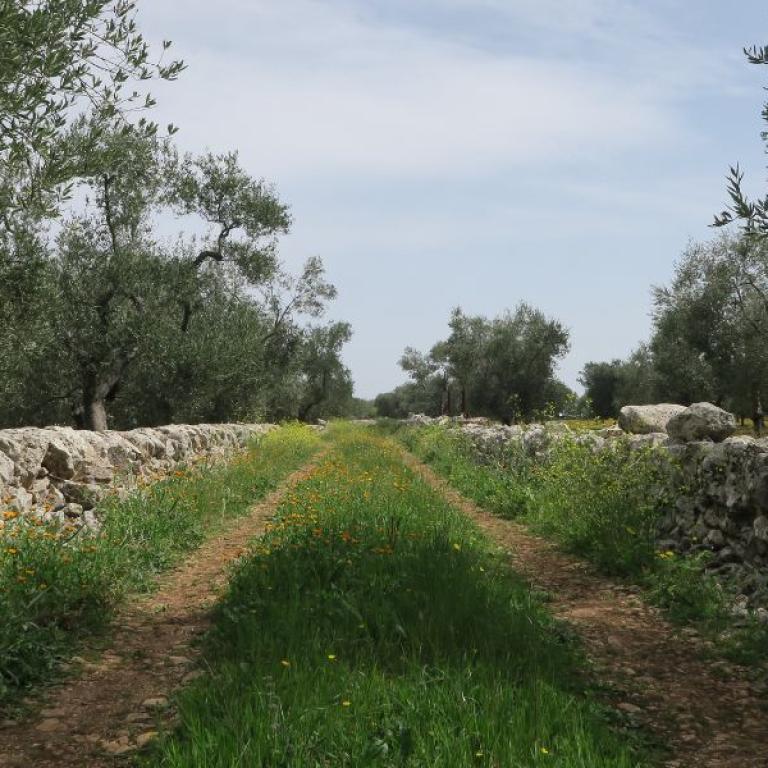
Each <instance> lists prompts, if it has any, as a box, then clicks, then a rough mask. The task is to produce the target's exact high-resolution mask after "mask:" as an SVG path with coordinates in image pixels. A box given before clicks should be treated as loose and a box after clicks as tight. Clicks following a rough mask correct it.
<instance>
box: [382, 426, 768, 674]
mask: <svg viewBox="0 0 768 768" xmlns="http://www.w3.org/2000/svg"><path fill="white" fill-rule="evenodd" d="M395 429H396V434H397V437H398V438H399V439H400V440H401V441H402V442H403V443H404V444H405V445H406V446H407V447H408V448H409V449H410V450H411V451H413V452H414V453H415V454H416V455H417V456H419V457H420V458H421V459H423V460H424V461H426V462H428V463H429V464H431V465H432V466H433V467H434V468H435V469H436V470H437V471H438V472H439V473H440V474H442V475H443V476H444V477H446V478H447V479H448V480H449V482H450V483H451V484H452V485H454V486H455V487H456V488H457V489H458V490H460V491H461V492H462V493H464V494H465V495H466V496H468V497H469V498H471V499H473V500H474V501H476V502H477V503H478V504H480V505H481V506H483V507H485V508H486V509H488V510H490V511H492V512H494V513H495V514H498V515H500V516H502V517H509V518H517V519H520V520H522V521H524V522H526V523H528V524H530V525H531V527H532V528H533V530H535V531H537V532H539V533H541V534H543V535H545V536H549V537H552V538H554V539H556V540H557V541H558V542H559V543H560V544H561V545H562V546H563V547H564V548H565V549H567V550H569V551H571V552H574V553H575V554H577V555H580V556H581V557H584V558H586V559H587V560H589V561H590V562H592V563H594V565H595V566H596V567H597V568H598V569H600V571H601V572H603V573H605V574H607V575H611V576H615V577H621V578H626V579H629V580H632V581H633V582H635V583H638V584H640V585H642V586H643V587H644V588H645V594H646V597H647V598H648V599H649V600H650V601H652V602H654V603H655V604H657V605H659V606H661V607H663V608H664V609H665V610H666V611H667V612H668V615H669V616H670V617H671V618H672V619H673V620H675V621H678V622H693V623H694V624H696V626H697V627H698V628H699V629H700V630H701V631H703V632H704V633H705V634H706V635H708V636H710V637H711V638H713V639H714V640H716V641H717V645H718V648H719V651H720V652H721V653H723V654H725V655H726V656H727V657H729V658H732V659H734V660H737V661H742V662H753V661H760V660H765V659H766V658H768V652H767V651H766V649H768V628H766V627H765V625H760V624H758V623H757V622H755V621H744V622H742V623H740V624H739V623H737V622H735V621H734V617H733V615H732V614H731V612H730V609H729V607H730V605H731V603H732V599H733V597H734V594H733V593H731V592H730V591H729V589H728V586H727V584H726V585H725V586H723V585H722V584H721V583H720V582H716V581H715V580H714V578H712V577H711V576H709V575H707V574H706V573H705V570H704V566H705V563H706V554H702V555H699V556H697V557H681V556H679V555H676V554H674V553H673V552H659V551H658V549H657V546H656V531H657V523H658V521H659V518H660V516H661V514H662V511H663V509H664V508H665V506H666V505H667V504H669V503H671V501H672V497H673V496H674V488H675V467H674V464H673V463H672V462H671V461H670V460H669V459H665V458H663V457H662V456H660V455H659V452H658V451H652V450H630V449H629V448H628V447H627V446H624V447H619V448H617V449H616V450H615V451H601V452H597V453H596V452H594V451H592V450H591V448H589V447H588V446H587V445H579V444H576V443H574V442H572V441H562V443H560V444H558V445H556V446H555V447H553V448H552V449H551V453H550V454H549V457H548V459H547V461H546V462H541V461H538V460H537V461H534V460H532V459H531V458H530V457H529V456H528V455H526V454H525V453H524V451H523V450H522V449H520V448H515V447H506V448H504V449H503V450H499V451H494V452H492V454H487V455H481V454H480V453H478V450H477V449H476V448H475V447H474V446H473V445H472V444H471V443H470V441H469V440H468V439H467V438H466V437H464V436H462V435H461V434H460V433H459V432H458V431H456V430H448V429H445V428H443V427H439V426H434V427H421V428H412V427H399V428H395ZM389 431H392V430H391V428H390V429H389Z"/></svg>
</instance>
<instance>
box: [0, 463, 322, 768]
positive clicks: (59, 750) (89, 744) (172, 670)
mask: <svg viewBox="0 0 768 768" xmlns="http://www.w3.org/2000/svg"><path fill="white" fill-rule="evenodd" d="M318 460H319V459H318V458H315V460H313V461H311V462H310V463H309V464H308V465H307V466H305V467H304V468H303V469H300V470H298V471H296V472H294V473H293V474H291V475H290V476H289V477H288V478H287V479H286V480H285V481H284V482H283V484H282V485H281V486H280V487H279V488H278V489H276V490H275V491H274V492H272V493H271V494H269V495H268V496H267V497H266V498H265V499H264V500H262V501H261V502H260V503H258V504H257V505H256V506H255V507H254V508H253V510H252V511H251V512H250V513H249V515H248V516H247V517H245V518H241V519H239V520H236V521H234V522H233V523H232V524H230V526H229V527H228V528H227V529H226V530H225V531H223V532H221V533H219V534H218V535H216V536H214V537H212V538H211V539H209V540H207V541H206V542H205V543H203V544H202V546H201V547H200V548H198V549H197V550H196V551H195V552H194V553H193V554H192V555H191V556H190V557H189V559H188V560H186V561H185V562H184V563H183V564H182V565H181V566H180V567H179V568H177V569H175V570H173V571H171V572H169V573H168V574H166V575H165V576H163V577H162V578H161V579H160V580H159V584H158V588H157V590H156V591H155V592H154V593H152V594H151V595H149V596H147V597H144V598H141V599H140V600H137V601H135V602H133V603H132V604H130V605H128V606H127V607H126V608H125V609H124V610H123V611H121V612H120V614H119V615H118V616H117V618H116V620H115V622H114V626H113V629H112V631H111V633H110V640H109V647H108V649H107V650H104V651H102V652H101V653H99V654H97V655H96V660H95V661H92V662H86V661H83V664H82V667H83V668H82V671H81V674H79V675H78V676H76V677H72V679H69V680H67V681H65V682H64V683H62V684H60V685H58V686H56V687H55V688H50V689H48V690H47V691H45V693H44V694H43V696H44V701H42V702H40V704H42V709H40V710H39V711H38V712H37V714H36V715H35V716H33V717H29V718H26V719H25V720H24V721H23V722H18V723H14V722H6V723H4V724H3V725H2V727H0V766H25V768H31V767H32V766H35V767H38V766H39V767H40V768H46V767H48V766H56V767H57V768H69V767H70V766H88V768H101V767H102V766H113V765H115V764H116V762H117V761H119V760H120V757H121V756H128V755H130V754H131V753H134V752H135V751H136V750H137V749H139V748H140V747H142V746H143V745H145V744H146V743H148V742H149V741H151V740H152V739H153V738H154V737H155V736H156V735H157V733H158V729H159V728H162V727H167V726H168V725H171V724H172V723H173V721H174V713H173V710H172V705H171V702H170V699H169V697H170V695H171V694H172V693H173V691H174V690H176V689H177V688H179V687H180V686H182V685H183V684H184V683H185V682H188V681H190V680H191V679H193V678H194V677H195V676H197V675H200V674H202V672H200V671H199V670H193V669H192V667H193V665H194V662H195V657H196V656H197V652H196V650H195V648H194V640H195V638H196V637H198V636H199V635H200V634H201V633H202V632H204V631H205V630H206V629H207V628H208V626H209V624H210V609H211V607H212V605H213V604H214V603H215V601H216V600H217V598H218V597H219V595H220V593H221V589H222V587H223V586H225V584H226V581H227V576H228V572H229V566H230V565H231V563H232V562H233V561H234V560H235V559H236V558H237V557H238V556H240V555H241V554H242V553H243V552H244V551H245V548H246V547H247V545H248V543H249V541H250V540H252V539H253V538H255V537H257V536H260V535H261V534H262V533H263V532H264V526H265V524H266V523H267V522H268V520H269V519H270V517H271V516H272V515H273V514H274V512H275V509H276V507H277V505H278V504H279V502H280V500H281V499H282V497H283V496H284V494H285V493H286V491H288V490H289V489H291V488H292V487H294V486H295V485H296V484H297V483H299V482H300V481H301V480H303V479H305V478H306V477H307V476H308V475H309V474H310V473H311V472H312V470H313V468H314V467H315V466H316V464H317V461H318Z"/></svg>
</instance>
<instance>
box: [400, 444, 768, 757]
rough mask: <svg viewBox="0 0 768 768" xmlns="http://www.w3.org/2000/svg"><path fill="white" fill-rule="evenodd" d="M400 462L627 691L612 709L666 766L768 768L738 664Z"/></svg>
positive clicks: (767, 733) (764, 733)
mask: <svg viewBox="0 0 768 768" xmlns="http://www.w3.org/2000/svg"><path fill="white" fill-rule="evenodd" d="M404 458H405V461H406V463H407V464H408V466H410V467H411V469H413V470H415V471H416V472H417V473H418V474H419V475H421V477H423V478H424V479H425V480H426V481H427V482H428V483H429V484H430V485H432V486H433V487H435V488H437V489H438V490H440V491H441V492H442V494H443V495H444V496H445V497H446V499H447V500H448V501H449V502H450V503H451V504H452V505H453V506H455V507H456V508H457V509H460V510H462V511H463V512H465V513H466V514H467V515H468V516H469V517H471V518H472V519H473V520H474V521H475V522H476V523H477V524H478V525H479V526H480V527H481V528H482V529H483V530H484V531H485V532H486V533H487V534H488V535H489V536H491V538H492V539H494V540H495V541H496V542H497V543H498V544H499V545H500V546H501V547H502V548H503V549H504V550H506V551H507V553H508V554H509V556H510V558H511V562H512V565H513V567H514V568H515V570H516V571H517V572H518V573H521V574H522V575H523V576H525V577H526V578H527V579H528V580H529V581H530V582H531V583H532V584H533V585H535V586H536V587H538V588H541V589H543V590H546V591H547V592H548V593H549V594H550V595H551V597H552V602H551V603H549V604H548V607H549V608H550V610H551V611H552V612H553V613H554V614H555V615H556V616H557V617H559V618H562V619H565V620H567V621H568V622H569V623H570V625H571V626H572V627H573V628H574V629H575V631H576V632H577V633H578V634H579V636H580V637H581V638H582V640H583V642H584V644H585V648H586V651H587V654H588V655H589V657H590V660H591V661H592V662H593V664H594V665H595V669H596V673H597V675H598V677H599V678H600V679H601V680H602V681H604V682H607V683H609V684H610V685H614V686H616V688H617V689H619V690H623V691H628V692H629V693H627V694H625V695H624V696H623V697H622V700H621V701H620V702H619V703H618V705H617V706H618V708H619V709H620V710H621V711H623V712H624V713H625V714H627V715H628V716H629V717H632V718H636V719H637V720H638V722H640V723H642V724H644V725H646V726H648V727H650V729H651V730H652V731H653V732H654V733H656V734H657V735H658V736H659V738H660V740H661V741H663V742H664V743H665V744H667V745H668V746H669V747H670V748H671V755H670V757H669V759H668V760H667V761H666V762H665V765H666V766H667V767H668V768H693V766H696V768H768V704H766V702H765V700H761V699H760V697H759V696H758V695H757V692H756V691H755V690H753V686H752V684H750V682H749V681H747V680H746V679H745V678H744V676H743V675H742V674H740V670H739V669H738V668H737V667H734V666H733V665H730V664H726V663H720V662H714V663H713V662H712V661H705V660H704V658H703V652H704V651H705V647H704V644H703V642H702V641H701V640H699V639H697V638H696V637H695V636H693V635H691V634H687V633H685V632H680V631H679V630H676V629H675V628H673V627H672V626H671V625H670V624H669V623H667V622H666V621H665V620H664V619H663V618H662V617H661V616H660V614H659V612H658V611H657V610H655V609H654V608H653V607H651V606H648V605H647V604H645V603H644V602H643V601H642V600H641V599H640V598H639V597H638V596H637V595H635V594H633V592H632V590H631V589H628V588H627V587H624V586H621V585H618V584H614V583H611V582H610V581H608V580H606V579H604V578H601V577H600V576H598V575H596V574H595V573H594V572H593V571H591V569H590V568H589V566H588V565H587V564H586V563H585V562H584V561H581V560H578V559H576V558H574V557H570V556H568V555H566V554H563V553H562V552H559V551H558V550H557V549H556V548H555V546H554V545H553V544H551V543H550V542H547V541H545V540H543V539H541V538H538V537H536V536H533V535H531V534H530V533H529V532H527V530H526V529H525V528H524V527H523V526H521V525H519V524H516V523H514V522H511V521H509V520H504V519H502V518H499V517H495V516H493V515H490V514H488V513H487V512H484V511H483V510H481V509H480V508H479V507H478V506H477V505H476V504H474V503H472V502H471V501H469V500H467V499H466V498H465V497H463V496H462V495H461V494H459V493H458V492H457V491H455V490H454V489H453V488H451V487H450V486H449V485H448V484H447V482H446V481H445V480H443V479H442V478H440V477H438V476H437V475H436V474H435V473H434V472H433V471H432V470H431V469H429V468H428V467H426V466H425V465H424V464H423V463H421V462H420V461H419V460H418V459H416V458H415V457H414V456H412V455H410V454H405V455H404Z"/></svg>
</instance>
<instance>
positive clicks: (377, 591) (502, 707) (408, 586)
mask: <svg viewBox="0 0 768 768" xmlns="http://www.w3.org/2000/svg"><path fill="white" fill-rule="evenodd" d="M331 438H332V441H333V446H334V452H333V453H332V454H330V455H329V456H328V458H327V459H326V460H325V461H324V462H323V463H322V464H321V465H320V466H319V467H318V469H317V470H316V471H315V472H314V474H313V475H312V476H311V477H310V478H309V479H308V480H306V481H305V482H303V483H302V484H301V485H300V486H299V487H297V489H296V490H295V492H293V493H292V494H291V495H290V496H289V497H287V498H286V499H285V500H284V502H283V504H282V506H281V507H280V509H279V511H278V515H277V518H276V521H275V524H274V527H273V528H272V529H271V530H270V531H269V532H268V533H267V535H266V536H265V537H263V538H262V539H260V540H259V541H258V542H256V543H255V545H254V547H253V549H252V551H251V552H250V554H249V555H248V556H247V557H245V558H244V559H243V560H242V561H241V563H240V564H239V566H238V567H237V569H236V570H235V573H234V575H233V578H232V581H231V585H230V588H229V592H228V594H227V596H226V598H225V599H224V601H223V603H222V604H221V605H220V607H219V608H218V610H217V613H216V617H215V628H214V630H213V632H212V633H211V634H210V636H209V637H208V639H207V641H206V645H205V659H206V665H207V667H208V670H209V672H210V674H209V675H208V676H206V677H204V678H201V679H199V680H198V681H196V682H195V683H193V684H192V685H191V686H190V687H189V688H188V689H186V690H185V691H184V692H183V693H182V694H181V696H180V700H179V712H180V717H181V726H180V728H179V729H178V731H177V732H176V733H174V734H172V735H171V736H170V737H168V738H167V739H166V740H165V741H163V742H160V743H159V744H158V745H157V746H156V747H155V748H154V749H153V751H152V752H151V753H150V754H149V755H148V756H147V757H146V758H145V759H144V761H143V764H145V765H148V766H166V767H169V768H170V767H171V766H174V767H178V768H180V767H181V766H190V767H191V766H202V765H204V766H206V767H207V768H216V767H218V766H221V767H222V768H223V767H224V766H227V767H231V766H270V768H278V767H281V766H285V768H288V767H290V768H309V767H312V768H314V767H318V768H319V767H320V766H334V768H336V767H343V766H349V767H350V768H352V767H354V768H362V767H363V766H414V767H416V766H436V767H439V768H452V767H455V768H466V767H467V766H475V765H477V766H510V767H512V766H521V767H522V766H526V767H527V766H558V767H559V768H601V767H602V768H608V767H609V766H610V767H611V768H629V767H630V766H640V765H645V763H644V762H643V761H642V760H641V759H640V758H639V757H638V756H637V755H636V754H634V752H633V749H632V748H631V746H630V745H629V744H628V741H627V739H626V738H625V737H624V736H619V735H617V734H616V733H614V731H613V730H612V729H611V728H610V727H609V726H608V725H607V724H606V722H605V715H604V713H603V711H602V710H601V709H600V708H599V707H598V706H597V705H596V704H595V703H594V702H593V701H592V699H591V698H590V697H589V696H588V695H587V694H586V693H585V691H584V683H583V681H582V680H581V670H582V669H583V660H582V659H581V657H580V656H579V654H578V651H577V649H575V648H574V646H573V644H572V641H571V640H569V639H567V636H566V633H565V632H564V631H563V630H562V629H561V628H560V627H559V626H558V625H556V624H554V623H553V621H552V620H551V619H550V618H549V617H548V615H547V614H546V612H545V610H544V609H543V608H542V606H541V605H540V604H539V603H537V601H536V599H535V598H534V597H533V596H532V594H531V592H530V590H529V588H528V587H527V585H526V584H525V583H523V582H522V581H521V580H519V579H518V578H517V577H515V576H514V575H513V574H512V573H511V572H510V571H509V569H508V567H507V566H506V565H505V563H504V561H503V558H501V557H500V556H498V555H497V554H496V553H494V552H493V551H492V549H491V548H490V545H489V544H488V542H487V541H486V540H485V539H484V538H483V537H482V535H481V534H480V533H479V531H478V530H477V529H476V528H475V527H474V525H473V524H472V523H471V522H470V521H469V520H468V519H467V518H466V517H465V516H463V515H461V514H460V513H458V512H456V511H455V510H453V509H451V508H450V507H448V506H447V504H446V502H445V501H444V500H443V499H442V497H441V496H439V495H438V494H437V492H435V491H434V490H432V489H431V488H429V487H428V486H427V485H426V484H425V483H423V482H422V481H421V480H419V479H417V478H416V477H414V475H413V474H412V473H411V472H410V471H409V470H407V469H406V468H405V467H404V465H403V463H402V461H401V457H400V453H399V450H398V449H396V448H395V447H394V446H393V445H392V443H391V442H390V441H387V440H385V439H383V438H380V437H375V436H373V435H371V434H370V432H368V433H366V432H365V431H364V430H354V429H350V428H344V427H336V428H334V429H333V430H332V435H331Z"/></svg>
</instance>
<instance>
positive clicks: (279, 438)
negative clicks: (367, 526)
mask: <svg viewBox="0 0 768 768" xmlns="http://www.w3.org/2000/svg"><path fill="white" fill-rule="evenodd" d="M319 443H320V440H319V437H318V436H317V435H316V433H314V432H313V431H311V430H309V429H306V428H303V427H297V426H288V427H283V428H281V429H279V430H276V431H274V432H272V433H270V434H268V435H267V436H265V437H264V438H262V439H261V440H260V441H258V442H255V443H254V444H253V445H252V446H251V447H250V448H249V449H248V451H247V452H244V453H242V454H239V455H237V456H236V457H235V458H234V459H233V460H232V461H229V462H218V463H215V464H212V465H208V464H205V463H201V464H197V465H195V466H190V467H187V468H184V467H180V468H178V469H177V470H176V471H175V472H174V473H173V474H172V475H171V476H170V477H168V478H167V479H165V480H162V481H160V482H157V483H155V484H154V485H151V486H149V487H146V488H144V489H143V490H141V491H137V492H136V493H134V494H132V495H131V496H129V497H128V498H126V499H124V500H118V499H117V498H114V499H111V500H108V501H105V502H104V504H103V505H102V506H101V507H100V509H99V517H100V518H101V519H102V520H103V525H102V529H101V532H100V533H99V534H98V535H89V534H88V533H87V532H85V531H84V530H81V531H78V530H76V529H74V528H73V527H71V526H62V525H58V524H49V525H44V524H36V523H34V522H32V521H30V520H24V519H15V520H12V521H9V522H6V524H5V525H4V526H3V528H2V529H0V616H1V617H2V621H0V705H3V704H8V703H9V702H12V701H13V700H15V698H16V697H17V694H18V693H19V691H20V690H23V689H25V688H27V687H28V686H30V685H31V684H33V683H37V682H40V681H42V680H45V679H46V678H49V677H51V676H52V675H53V674H55V672H56V669H57V667H58V665H59V662H60V661H61V660H62V656H64V655H65V654H66V653H67V651H69V650H71V648H72V646H73V644H74V643H75V642H76V641H77V639H78V638H80V637H82V636H83V635H85V634H90V633H94V632H97V631H98V630H100V629H102V628H103V627H104V626H105V624H106V623H107V622H108V621H109V619H110V617H111V615H112V613H113V611H114V609H115V607H116V606H117V605H118V604H119V603H120V601H121V600H122V599H123V598H124V597H125V595H126V594H128V593H132V592H138V591H144V590H147V589H149V588H151V586H152V584H153V579H154V576H155V575H156V574H157V573H158V572H160V571H163V570H166V569H168V568H170V567H171V566H172V565H173V564H175V563H176V562H178V561H179V559H180V558H181V557H182V556H183V555H184V554H186V553H188V552H190V551H191V550H193V549H195V547H197V546H198V545H199V544H200V542H201V541H202V540H203V538H204V537H205V536H207V535H210V533H212V532H214V531H215V530H216V529H217V527H219V526H220V525H221V524H222V523H223V522H224V521H226V520H228V519H231V518H234V517H237V516H239V515H243V514H244V513H246V512H247V511H248V510H249V509H250V508H251V506H252V505H253V503H254V502H255V501H257V500H258V499H260V498H262V497H263V496H265V495H266V494H267V493H268V492H269V491H271V490H272V489H274V488H275V487H276V486H277V485H278V484H279V483H280V481H281V480H283V478H285V476H286V475H288V474H289V473H290V472H291V471H292V470H294V469H296V468H298V467H299V466H301V465H302V464H303V463H304V462H306V460H307V459H308V458H309V457H310V456H311V455H312V453H313V452H314V451H315V450H316V449H317V448H318V446H319ZM8 516H9V517H10V515H8Z"/></svg>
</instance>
